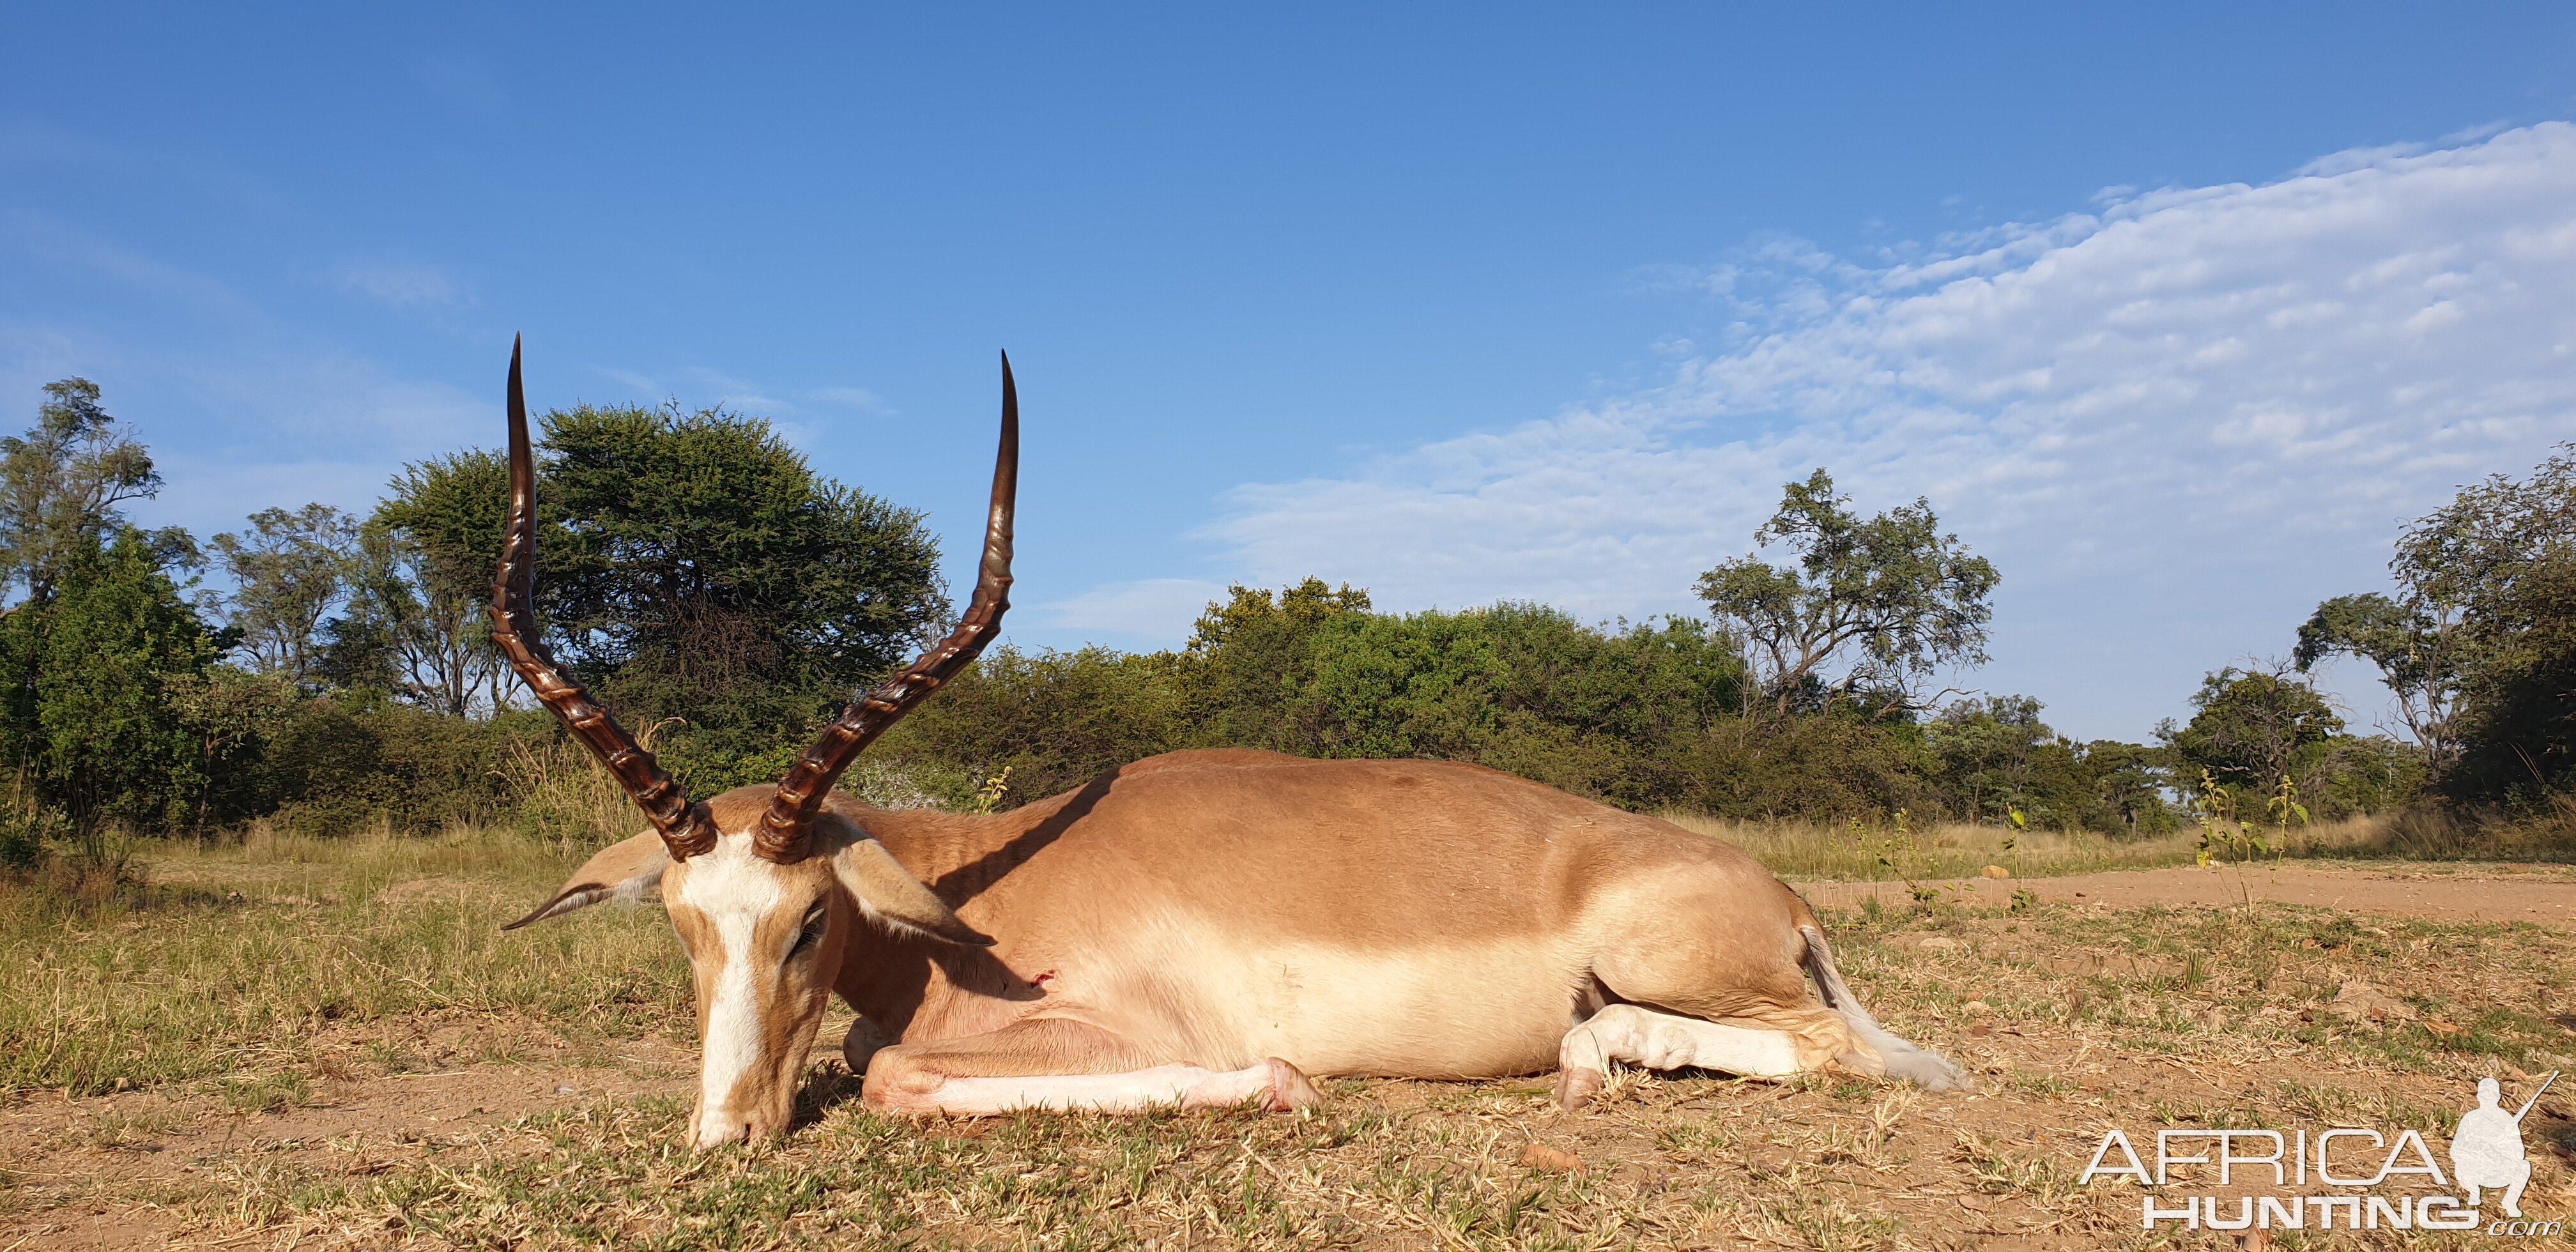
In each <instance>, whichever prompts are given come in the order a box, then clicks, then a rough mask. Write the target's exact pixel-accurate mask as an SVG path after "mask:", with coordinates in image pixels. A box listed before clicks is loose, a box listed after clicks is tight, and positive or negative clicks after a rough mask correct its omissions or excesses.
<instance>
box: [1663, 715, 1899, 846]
mask: <svg viewBox="0 0 2576 1252" xmlns="http://www.w3.org/2000/svg"><path fill="white" fill-rule="evenodd" d="M1681 765H1682V776H1683V779H1684V781H1685V785H1684V786H1683V787H1682V788H1681V789H1680V790H1679V793H1678V794H1676V795H1674V796H1673V797H1672V798H1671V800H1670V803H1671V804H1672V806H1673V807H1676V808H1684V809H1693V810H1697V811H1700V812H1705V813H1710V814H1713V815H1715V816H1718V817H1727V818H1734V819H1737V820H1744V821H1750V820H1757V819H1758V820H1771V819H1777V818H1796V819H1800V820H1805V821H1819V822H1842V821H1848V820H1850V819H1853V818H1863V819H1874V818H1876V817H1878V816H1879V815H1881V814H1886V813H1893V812H1897V811H1899V810H1907V811H1912V812H1915V813H1938V812H1940V811H1942V810H1943V809H1944V808H1945V807H1947V806H1946V805H1945V804H1944V803H1943V797H1942V796H1941V794H1940V792H1939V791H1938V789H1937V788H1935V787H1934V785H1933V784H1932V782H1931V778H1930V775H1931V773H1932V770H1931V768H1930V766H1931V761H1930V758H1929V754H1928V753H1927V752H1926V750H1925V744H1924V741H1923V735H1922V732H1921V730H1920V728H1918V727H1916V726H1915V725H1914V724H1913V723H1911V722H1902V721H1899V722H1890V721H1888V720H1886V719H1881V718H1875V717H1871V716H1869V715H1868V714H1867V713H1865V712H1861V711H1857V710H1852V709H1849V708H1845V709H1841V710H1835V711H1829V712H1825V713H1786V714H1784V713H1778V712H1775V711H1773V710H1771V709H1768V708H1764V709H1761V710H1758V711H1756V712H1753V713H1749V714H1746V715H1744V716H1740V717H1733V718H1727V719H1725V720H1722V721H1719V722H1716V723H1714V724H1712V725H1711V726H1710V727H1709V729H1708V732H1707V733H1706V734H1704V735H1701V736H1699V737H1698V738H1697V740H1696V741H1694V742H1693V743H1691V744H1690V746H1689V749H1688V751H1687V752H1686V754H1685V755H1684V756H1683V758H1682V762H1681Z"/></svg>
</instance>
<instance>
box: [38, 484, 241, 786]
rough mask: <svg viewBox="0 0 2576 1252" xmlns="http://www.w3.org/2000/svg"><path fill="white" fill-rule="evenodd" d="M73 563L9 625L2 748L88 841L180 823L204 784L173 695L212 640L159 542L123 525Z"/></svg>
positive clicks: (195, 676) (199, 672) (203, 664)
mask: <svg viewBox="0 0 2576 1252" xmlns="http://www.w3.org/2000/svg"><path fill="white" fill-rule="evenodd" d="M65 558H66V559H64V560H63V561H62V563H61V564H60V565H58V566H57V567H56V569H55V571H54V574H55V579H54V584H53V595H52V597H51V598H50V599H49V600H47V601H45V602H43V603H41V604H34V605H30V606H28V607H27V608H25V609H23V610H22V611H20V612H18V613H16V614H13V615H11V616H10V617H9V618H8V619H6V620H5V621H0V673H5V675H6V678H7V690H6V699H7V706H6V710H5V714H6V715H5V718H0V753H5V754H6V758H7V760H8V761H9V762H10V763H11V764H13V765H15V766H16V767H17V769H18V770H19V777H20V779H21V781H22V783H23V784H24V785H26V786H28V787H29V788H30V790H31V791H32V792H33V793H34V794H35V796H36V797H37V798H38V799H39V800H40V801H41V802H42V803H44V804H45V805H47V806H49V807H51V808H53V809H55V810H58V811H60V812H61V813H63V814H64V815H65V816H66V817H68V818H69V820H70V821H71V823H72V826H73V828H74V829H75V830H76V831H78V832H81V833H82V834H83V835H84V836H94V835H95V833H96V832H97V831H98V830H100V829H101V828H102V826H103V825H104V824H106V823H108V822H110V821H123V822H127V823H130V824H132V825H134V826H137V827H140V828H143V829H169V828H173V827H178V826H183V825H185V824H187V823H188V822H189V821H191V820H192V819H193V817H194V815H195V812H196V805H197V804H198V803H199V802H200V801H201V799H202V797H203V796H204V794H205V792H206V785H205V784H206V781H207V780H206V779H205V778H204V777H203V774H202V769H203V764H204V761H205V757H204V753H203V751H202V747H203V745H202V743H201V741H200V738H199V736H198V735H197V734H196V733H195V731H194V730H193V729H192V728H191V727H190V726H189V725H188V724H187V721H186V719H185V717H184V716H183V710H182V705H183V704H184V701H183V700H180V699H177V698H174V697H176V696H177V695H178V694H179V691H180V689H182V688H185V687H187V686H189V685H190V684H192V683H195V682H196V681H198V680H199V679H200V678H201V677H202V676H203V674H204V673H205V671H206V669H207V667H208V666H209V665H211V664H212V663H213V660H214V657H215V654H216V652H217V650H218V648H217V640H216V639H215V637H214V636H213V634H212V633H211V632H209V631H208V630H207V629H206V627H205V624H204V623H203V622H202V621H201V620H200V619H199V618H198V616H197V614H196V611H195V610H194V609H193V608H192V607H191V606H190V605H189V603H188V602H187V600H186V599H185V598H184V597H183V596H182V595H181V593H180V588H179V586H178V584H176V583H175V582H173V581H172V580H171V578H170V577H169V575H168V574H167V573H165V572H164V571H163V568H162V564H161V551H160V549H159V548H158V547H156V545H155V544H154V543H153V541H152V538H151V536H149V535H146V534H144V533H143V532H141V531H138V530H135V529H133V528H132V527H124V528H121V529H119V530H118V531H117V532H116V533H115V535H114V541H113V543H112V544H111V545H109V546H107V547H104V548H102V547H100V546H99V545H98V543H97V542H95V540H93V541H91V542H89V543H86V544H82V545H78V546H75V547H74V548H73V549H72V550H71V551H70V552H69V553H67V554H65Z"/></svg>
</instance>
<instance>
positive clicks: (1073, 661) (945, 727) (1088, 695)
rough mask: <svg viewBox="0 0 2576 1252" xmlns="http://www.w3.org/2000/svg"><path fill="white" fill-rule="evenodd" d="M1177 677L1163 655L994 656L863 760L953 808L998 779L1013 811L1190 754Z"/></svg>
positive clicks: (1179, 670)
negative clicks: (904, 775) (1178, 752)
mask: <svg viewBox="0 0 2576 1252" xmlns="http://www.w3.org/2000/svg"><path fill="white" fill-rule="evenodd" d="M1183 668H1184V662H1183V661H1182V659H1181V657H1180V656H1179V655H1178V654H1176V653H1171V652H1148V653H1141V654H1140V653H1129V652H1117V651H1113V650H1111V649H1108V648H1083V649H1081V650H1079V651H1075V652H1057V651H1053V650H1047V651H1039V652H1024V651H1021V650H1020V649H1017V648H1013V647H1010V646H1008V645H1005V646H1002V647H998V648H994V649H992V650H991V651H988V652H986V653H985V654H984V655H983V656H982V657H981V658H979V659H978V660H977V661H976V662H975V664H974V665H973V666H972V667H971V668H969V669H968V670H967V671H966V672H965V673H964V674H961V675H959V676H958V677H957V678H956V679H954V680H952V681H951V682H950V683H949V684H948V685H947V686H945V687H942V688H941V689H940V691H939V698H938V699H936V700H932V701H931V702H929V703H928V704H925V705H923V706H922V707H921V708H920V709H919V710H918V711H916V712H914V713H913V714H912V715H911V716H909V717H907V718H905V719H904V720H903V722H902V723H901V724H899V725H897V726H896V727H895V729H894V730H893V731H892V732H890V733H888V734H887V736H886V738H885V740H884V741H883V742H881V743H880V744H878V745H877V746H876V747H874V748H871V749H870V750H869V756H870V757H871V758H873V759H875V760H878V761H885V762H894V763H898V764H900V765H901V766H903V767H905V768H907V769H910V770H912V771H914V773H915V774H916V775H918V777H916V778H915V779H914V782H915V783H916V785H917V786H920V787H921V788H922V789H924V790H926V791H930V792H933V793H935V794H936V793H944V798H946V799H948V800H950V801H952V802H963V801H965V800H966V799H967V798H968V797H969V796H970V795H971V794H972V793H973V792H974V791H975V790H976V789H977V788H978V787H980V786H981V785H983V784H984V783H985V782H986V780H989V779H992V778H995V777H1004V776H1006V777H1007V781H1008V790H1007V791H1005V792H1004V793H1002V795H1001V796H1000V797H999V801H1000V803H1001V805H1002V806H1003V807H1016V806H1018V805H1019V804H1021V803H1024V802H1026V801H1029V800H1037V799H1043V798H1045V797H1047V796H1050V795H1054V794H1056V793H1058V792H1062V791H1068V790H1071V789H1073V788H1075V787H1079V786H1081V785H1083V784H1084V783H1087V782H1090V781H1091V780H1092V779H1094V778H1096V777H1099V776H1100V775H1101V774H1102V773H1105V772H1107V771H1109V770H1112V769H1115V768H1117V767H1118V766H1121V765H1124V764H1126V763H1128V762H1130V761H1136V760H1141V759H1143V758H1145V757H1149V756H1153V755H1155V754H1157V753H1161V752H1169V751H1172V750H1173V749H1175V748H1185V747H1192V746H1197V745H1198V744H1200V743H1201V742H1202V740H1201V737H1200V735H1199V733H1198V730H1197V728H1196V727H1195V725H1193V723H1192V720H1191V717H1190V707H1189V695H1188V690H1187V684H1186V681H1185V679H1184V676H1183ZM797 746H798V747H800V748H801V747H802V746H803V745H802V744H799V745H797ZM783 764H784V762H783V761H782V765H783Z"/></svg>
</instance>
